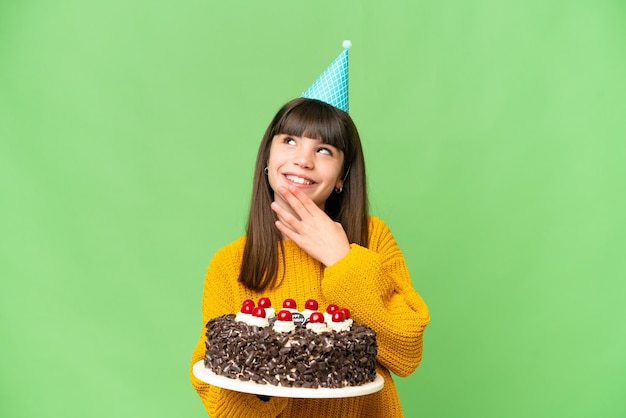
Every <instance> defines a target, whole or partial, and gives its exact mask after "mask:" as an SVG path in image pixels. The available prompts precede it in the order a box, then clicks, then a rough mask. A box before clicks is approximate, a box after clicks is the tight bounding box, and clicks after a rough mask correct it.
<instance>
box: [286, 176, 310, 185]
mask: <svg viewBox="0 0 626 418" xmlns="http://www.w3.org/2000/svg"><path fill="white" fill-rule="evenodd" d="M285 178H286V179H287V180H289V181H290V182H292V183H296V184H302V185H305V186H308V185H311V184H314V182H312V181H310V180H307V179H303V178H302V177H298V176H293V175H286V176H285Z"/></svg>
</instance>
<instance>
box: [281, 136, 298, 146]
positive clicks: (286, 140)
mask: <svg viewBox="0 0 626 418" xmlns="http://www.w3.org/2000/svg"><path fill="white" fill-rule="evenodd" d="M284 141H285V144H289V145H295V143H296V140H295V139H293V138H292V137H290V136H287V137H285V139H284Z"/></svg>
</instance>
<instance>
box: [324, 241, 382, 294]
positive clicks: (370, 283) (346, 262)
mask: <svg viewBox="0 0 626 418" xmlns="http://www.w3.org/2000/svg"><path fill="white" fill-rule="evenodd" d="M322 287H323V290H324V293H325V294H327V295H329V294H333V295H337V294H341V295H351V296H356V297H359V294H362V293H361V291H366V292H370V291H371V293H368V294H377V295H381V296H382V297H383V298H384V297H385V296H387V295H390V294H391V293H393V290H394V285H393V280H392V279H391V277H389V276H388V275H386V274H384V272H383V262H382V257H381V256H380V255H379V254H378V253H377V252H375V251H372V250H370V249H368V248H365V247H362V246H360V245H358V244H350V251H349V252H348V254H346V256H345V257H344V258H342V259H341V260H339V261H338V262H336V263H335V264H333V265H331V266H329V267H326V269H325V271H324V280H323V282H322ZM355 289H359V292H355Z"/></svg>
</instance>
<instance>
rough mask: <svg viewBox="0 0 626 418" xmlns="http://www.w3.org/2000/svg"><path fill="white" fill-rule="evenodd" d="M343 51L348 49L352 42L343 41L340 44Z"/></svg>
mask: <svg viewBox="0 0 626 418" xmlns="http://www.w3.org/2000/svg"><path fill="white" fill-rule="evenodd" d="M341 45H342V46H343V47H344V48H345V49H350V48H351V47H352V41H349V40H347V39H346V40H345V41H343V43H342V44H341Z"/></svg>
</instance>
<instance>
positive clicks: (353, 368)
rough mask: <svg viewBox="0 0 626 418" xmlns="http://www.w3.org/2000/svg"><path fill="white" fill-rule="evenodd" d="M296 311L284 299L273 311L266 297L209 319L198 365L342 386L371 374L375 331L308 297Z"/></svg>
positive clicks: (299, 383) (307, 384)
mask: <svg viewBox="0 0 626 418" xmlns="http://www.w3.org/2000/svg"><path fill="white" fill-rule="evenodd" d="M305 308H306V309H304V311H302V312H300V311H298V310H297V309H296V303H295V301H293V300H292V299H287V300H285V301H284V303H283V309H282V310H280V311H279V312H278V313H277V314H276V312H275V310H274V309H273V308H272V307H271V302H270V301H269V299H267V298H261V299H260V300H259V303H258V306H254V302H253V301H251V300H247V301H245V302H244V304H243V306H242V308H241V311H240V312H238V313H237V314H236V315H232V314H229V315H223V316H220V317H218V318H214V319H212V320H210V321H209V322H208V323H207V325H206V327H207V332H206V337H207V339H206V355H205V358H204V365H205V367H206V368H207V369H209V370H211V371H212V372H213V373H215V374H217V375H220V376H225V377H229V378H232V379H240V380H243V381H253V382H256V383H258V384H270V385H276V386H284V387H298V388H300V387H303V388H320V387H322V388H342V387H347V386H359V385H363V384H365V383H368V382H372V381H373V380H374V379H375V378H376V353H377V348H376V333H375V332H374V331H373V330H372V329H371V328H369V327H367V326H365V325H363V324H358V323H356V322H354V321H353V320H352V319H350V313H349V311H348V310H347V309H345V308H344V309H339V308H338V307H337V306H336V305H329V306H328V308H327V309H326V312H325V313H321V312H319V311H317V309H318V304H317V302H316V301H314V300H308V301H307V302H306V306H305Z"/></svg>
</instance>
